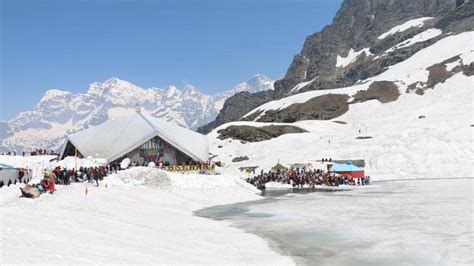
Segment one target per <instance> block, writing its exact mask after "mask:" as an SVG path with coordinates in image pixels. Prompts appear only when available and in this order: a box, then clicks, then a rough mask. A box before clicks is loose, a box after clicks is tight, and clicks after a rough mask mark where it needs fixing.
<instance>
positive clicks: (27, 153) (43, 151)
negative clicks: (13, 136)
mask: <svg viewBox="0 0 474 266" xmlns="http://www.w3.org/2000/svg"><path fill="white" fill-rule="evenodd" d="M0 155H9V156H16V155H17V153H16V151H7V152H2V153H0ZM21 155H22V156H39V155H58V153H57V152H55V151H54V150H49V151H48V150H46V149H34V150H32V151H22V152H21Z"/></svg>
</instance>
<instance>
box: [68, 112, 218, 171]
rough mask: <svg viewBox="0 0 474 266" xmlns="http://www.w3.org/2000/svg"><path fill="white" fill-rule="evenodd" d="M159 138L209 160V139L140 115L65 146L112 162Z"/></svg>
mask: <svg viewBox="0 0 474 266" xmlns="http://www.w3.org/2000/svg"><path fill="white" fill-rule="evenodd" d="M155 136H158V137H160V138H161V139H163V140H164V141H166V142H168V143H169V144H171V145H172V146H174V147H175V148H177V149H178V150H180V151H181V152H183V153H184V154H186V155H188V156H189V157H191V158H192V159H194V160H197V161H207V160H208V159H209V144H208V140H207V137H206V136H204V135H201V134H199V133H197V132H194V131H191V130H189V129H186V128H183V127H180V126H178V125H176V124H173V123H169V122H166V121H163V120H161V119H158V118H155V117H152V116H150V115H146V114H142V113H139V112H137V113H134V114H132V115H129V116H124V117H121V118H117V119H114V120H110V121H107V122H105V123H103V124H100V125H98V126H94V127H90V128H87V129H85V130H82V131H79V132H76V133H73V134H70V135H67V141H66V142H65V143H66V144H67V142H68V141H69V142H71V143H72V144H73V145H74V147H76V149H77V150H78V151H79V152H80V153H81V154H82V155H83V156H84V157H89V156H92V157H95V158H104V159H106V160H107V161H108V162H110V161H113V160H115V159H117V158H119V157H121V156H123V155H124V154H126V153H127V152H129V151H131V150H133V149H135V148H137V147H138V146H140V145H142V144H143V143H145V142H146V141H148V140H150V139H151V138H153V137H155ZM65 146H66V145H65ZM65 146H64V148H63V150H64V149H65ZM63 152H64V151H63ZM61 157H62V154H61Z"/></svg>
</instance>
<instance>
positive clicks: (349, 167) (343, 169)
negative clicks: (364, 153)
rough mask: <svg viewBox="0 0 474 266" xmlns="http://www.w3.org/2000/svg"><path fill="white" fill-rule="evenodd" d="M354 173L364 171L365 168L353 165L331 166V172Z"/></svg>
mask: <svg viewBox="0 0 474 266" xmlns="http://www.w3.org/2000/svg"><path fill="white" fill-rule="evenodd" d="M354 171H364V169H363V168H360V167H357V166H355V165H353V164H352V163H345V164H339V163H337V164H333V165H332V166H331V172H354Z"/></svg>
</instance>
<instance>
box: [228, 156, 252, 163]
mask: <svg viewBox="0 0 474 266" xmlns="http://www.w3.org/2000/svg"><path fill="white" fill-rule="evenodd" d="M248 160H249V157H248V156H240V157H235V158H234V159H232V162H233V163H238V162H243V161H248Z"/></svg>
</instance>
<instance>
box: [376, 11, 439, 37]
mask: <svg viewBox="0 0 474 266" xmlns="http://www.w3.org/2000/svg"><path fill="white" fill-rule="evenodd" d="M429 20H433V17H423V18H417V19H412V20H409V21H407V22H405V23H403V24H400V25H397V26H395V27H393V28H391V29H390V30H389V31H387V32H385V33H384V34H382V35H380V36H379V37H378V39H379V40H382V39H385V38H387V37H388V36H390V35H393V34H395V33H398V32H404V31H406V30H408V29H410V28H414V27H418V28H421V27H423V26H424V25H425V22H426V21H429Z"/></svg>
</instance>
